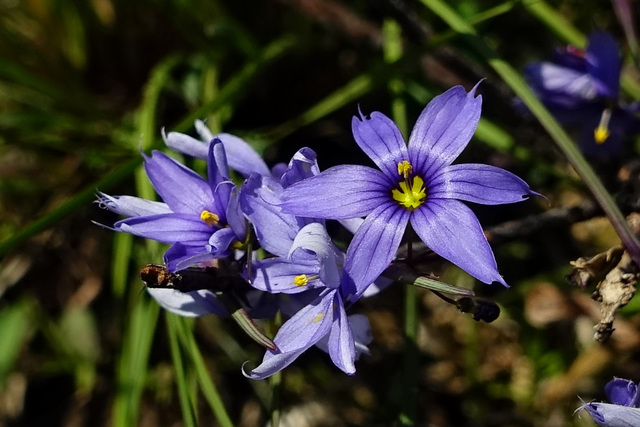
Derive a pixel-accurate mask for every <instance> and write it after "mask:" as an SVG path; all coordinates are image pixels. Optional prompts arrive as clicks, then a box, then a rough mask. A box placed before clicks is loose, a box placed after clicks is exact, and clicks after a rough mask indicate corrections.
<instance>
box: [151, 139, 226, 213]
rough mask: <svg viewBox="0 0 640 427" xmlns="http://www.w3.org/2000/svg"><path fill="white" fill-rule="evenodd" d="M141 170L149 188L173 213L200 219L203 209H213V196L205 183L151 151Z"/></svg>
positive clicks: (165, 156) (187, 169)
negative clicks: (192, 215) (195, 215)
mask: <svg viewBox="0 0 640 427" xmlns="http://www.w3.org/2000/svg"><path fill="white" fill-rule="evenodd" d="M144 168H145V170H146V171H147V175H148V176H149V180H150V181H151V183H152V184H153V188H155V189H156V192H157V193H158V194H159V195H160V197H162V200H163V201H164V202H165V203H166V204H167V205H169V207H170V208H171V210H173V211H174V212H176V213H191V214H193V213H195V214H197V215H200V213H201V212H202V211H203V210H204V209H209V210H212V209H213V207H214V204H213V203H214V202H213V193H212V191H211V187H210V186H209V184H208V183H207V181H205V180H204V179H203V178H202V177H201V176H200V175H198V174H197V173H195V172H194V171H192V170H191V169H189V168H187V167H185V166H183V165H181V164H180V163H178V162H177V161H175V160H174V159H172V158H171V157H169V156H167V155H166V154H164V153H162V152H160V151H153V153H152V157H151V158H148V157H147V158H146V161H145V163H144Z"/></svg>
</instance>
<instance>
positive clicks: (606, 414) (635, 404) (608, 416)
mask: <svg viewBox="0 0 640 427" xmlns="http://www.w3.org/2000/svg"><path fill="white" fill-rule="evenodd" d="M604 392H605V394H606V395H607V398H608V399H609V401H610V402H611V403H601V402H600V403H598V402H590V403H585V404H584V405H582V406H581V407H579V408H578V409H577V410H576V412H578V411H587V412H588V413H589V415H591V418H593V420H594V421H595V422H596V424H598V425H599V426H602V427H632V426H638V425H640V389H639V388H638V385H637V384H635V383H634V382H633V381H629V380H625V379H623V378H614V379H612V380H611V381H609V382H608V383H607V385H606V386H605V387H604Z"/></svg>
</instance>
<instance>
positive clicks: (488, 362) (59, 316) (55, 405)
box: [0, 0, 640, 427]
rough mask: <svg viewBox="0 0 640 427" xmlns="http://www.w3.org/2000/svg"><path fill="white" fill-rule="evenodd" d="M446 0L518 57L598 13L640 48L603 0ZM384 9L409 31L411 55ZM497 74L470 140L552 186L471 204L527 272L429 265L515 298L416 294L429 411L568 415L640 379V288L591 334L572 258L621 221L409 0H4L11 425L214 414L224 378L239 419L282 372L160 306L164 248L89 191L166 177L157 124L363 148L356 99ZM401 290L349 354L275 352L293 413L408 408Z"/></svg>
mask: <svg viewBox="0 0 640 427" xmlns="http://www.w3.org/2000/svg"><path fill="white" fill-rule="evenodd" d="M449 4H450V5H451V6H452V7H453V8H454V9H455V10H456V11H457V13H458V14H460V15H461V16H463V17H464V18H465V20H466V21H467V22H469V23H471V24H473V26H474V27H475V29H476V30H477V31H478V32H479V34H480V35H481V37H482V38H483V39H484V41H485V42H486V43H487V44H488V45H489V46H491V47H492V48H493V49H495V51H496V52H497V53H498V54H499V55H500V57H501V58H502V59H504V60H505V61H506V62H508V63H509V64H511V66H513V67H514V68H515V69H516V70H518V71H520V72H521V71H522V69H523V67H524V65H525V64H526V63H528V62H531V61H541V60H545V59H549V58H550V57H551V54H552V52H553V49H554V48H555V47H558V46H563V45H567V44H568V43H569V42H574V40H582V41H584V36H585V34H588V33H589V32H591V31H593V30H595V29H604V30H607V31H609V32H610V33H612V34H613V35H614V36H615V37H616V38H617V39H618V40H619V42H620V46H621V49H622V52H623V53H626V51H625V50H624V49H625V38H624V33H623V31H622V29H621V27H620V25H619V23H618V22H617V20H616V17H615V14H614V12H613V9H612V6H611V3H610V2H607V1H596V0H564V1H549V2H547V3H545V2H541V1H517V0H514V1H506V2H497V1H491V0H455V1H451V2H449ZM632 4H633V5H634V6H635V5H637V3H632ZM390 31H391V32H393V31H396V33H397V32H398V31H399V34H400V35H401V37H402V38H403V41H404V45H403V49H402V50H403V54H402V55H400V58H399V59H397V60H396V59H395V58H394V54H393V53H390V52H392V51H390V50H388V49H387V48H388V46H389V43H386V42H385V38H384V35H385V34H389V32H390ZM385 52H386V53H385ZM395 52H396V53H397V52H398V50H397V49H396V51H395ZM628 65H629V64H628ZM625 73H627V75H628V76H629V78H630V79H632V80H633V79H635V77H636V72H635V71H634V67H633V66H627V67H626V68H625ZM481 79H485V80H484V82H483V83H482V85H481V86H480V89H479V93H481V94H482V96H483V100H484V101H483V119H482V122H481V125H480V127H479V129H478V132H477V134H476V137H475V138H474V139H473V141H472V142H471V144H470V146H469V148H468V149H467V150H466V151H465V152H464V153H463V155H462V156H461V158H460V159H459V160H458V162H469V161H471V162H485V163H489V164H493V165H496V166H500V167H503V168H506V169H508V170H510V171H512V172H514V173H516V174H518V175H519V176H521V177H522V178H523V179H525V180H526V181H527V182H528V183H529V184H530V185H531V187H532V188H533V189H534V190H536V191H538V192H541V193H543V194H544V195H546V196H547V197H548V199H549V202H546V201H544V200H532V201H527V202H524V203H520V204H517V205H507V206H504V207H485V206H472V208H473V209H474V211H475V212H476V213H477V214H478V216H479V218H480V221H481V223H482V224H483V226H485V228H486V229H487V231H488V236H489V238H490V242H491V244H492V247H493V248H494V251H495V253H496V257H497V260H498V266H499V268H500V271H501V273H502V274H503V275H504V277H505V279H506V281H507V282H508V283H509V284H510V285H511V288H510V289H504V288H502V287H499V286H498V285H495V286H487V285H482V284H477V285H474V282H473V279H471V278H470V277H469V276H467V275H466V274H464V273H462V272H461V271H459V270H457V269H455V268H453V267H450V266H449V265H448V264H447V263H444V262H443V263H432V264H430V265H429V268H430V271H434V272H436V273H438V274H440V275H441V277H442V278H443V279H444V280H445V281H448V282H450V283H455V284H458V285H460V286H467V287H474V286H475V287H474V289H475V290H476V292H477V293H478V294H480V295H484V296H487V297H490V298H492V299H494V300H495V301H496V302H497V303H498V304H499V305H500V307H501V309H502V314H501V316H500V318H499V319H498V320H497V321H495V322H494V323H491V324H486V323H481V322H475V321H474V320H472V318H471V316H470V315H467V314H461V313H459V312H458V311H457V310H456V308H455V307H453V306H451V305H449V304H447V303H445V302H444V301H442V300H440V299H438V298H437V297H436V296H435V295H433V294H431V293H429V292H426V291H425V292H420V293H419V297H420V312H419V313H420V325H419V335H418V348H419V363H420V370H419V371H418V372H416V376H417V378H418V384H419V390H418V393H419V394H418V415H417V420H418V422H419V425H430V426H438V427H440V426H487V427H488V426H519V427H522V426H545V427H549V426H593V425H594V424H593V422H592V421H591V419H590V418H589V417H588V415H586V414H583V416H582V418H580V417H579V416H578V415H574V414H573V411H574V410H575V408H577V407H578V406H580V405H581V402H580V400H579V399H578V396H580V397H581V398H582V399H584V400H585V401H589V400H590V399H598V400H602V399H604V396H603V386H604V384H605V383H606V382H607V381H608V380H610V379H611V378H612V377H613V376H618V377H625V378H630V379H633V380H635V381H637V380H640V362H639V360H640V359H638V352H639V349H640V331H639V329H638V327H639V326H640V315H639V314H638V313H640V302H639V301H638V300H637V299H636V300H634V301H632V302H631V304H630V305H629V306H627V307H626V308H625V309H624V310H623V312H622V314H621V315H620V316H619V317H618V319H617V321H616V325H615V327H616V331H615V333H614V335H613V338H612V339H611V340H610V341H609V342H608V343H607V344H606V345H600V344H597V343H595V342H594V341H593V340H592V334H593V331H592V327H593V325H594V324H595V323H597V322H598V320H599V308H598V304H597V303H596V302H595V301H593V300H591V298H590V295H591V292H592V291H593V289H574V288H571V286H570V285H569V284H568V282H567V281H566V279H565V276H566V274H567V273H568V272H569V269H570V266H569V261H571V260H574V259H576V258H578V257H580V256H590V255H595V254H596V253H598V252H601V251H605V250H607V249H608V248H609V247H611V246H613V245H616V244H618V239H617V237H616V235H615V233H614V231H613V230H612V228H611V227H610V226H609V225H608V221H607V220H606V219H605V218H604V217H601V213H600V212H599V210H598V209H597V208H596V205H595V204H594V202H593V201H592V199H591V198H590V196H589V193H588V191H587V190H586V189H585V188H584V187H583V186H582V184H581V183H580V181H579V180H578V178H577V177H576V175H575V174H574V173H573V172H572V170H571V168H570V167H569V166H568V165H567V163H566V161H565V160H564V158H563V156H562V155H561V154H560V152H559V151H558V150H557V149H556V148H555V146H554V145H553V142H552V141H551V140H550V139H549V138H548V136H547V135H546V133H545V132H544V130H543V129H542V127H541V126H540V125H539V124H538V123H537V122H536V121H535V120H534V119H533V118H532V117H530V116H528V115H527V114H526V113H525V112H524V111H522V110H521V109H519V108H516V102H515V100H514V94H513V92H512V91H511V90H510V89H509V87H508V86H506V85H505V84H504V83H503V82H502V81H501V80H500V78H499V77H497V75H496V74H495V73H494V71H493V70H492V69H491V67H490V66H489V65H488V64H487V62H486V61H485V60H484V59H482V57H481V55H479V54H478V52H477V51H475V50H474V46H473V45H472V44H469V43H468V40H467V39H466V38H465V37H462V36H460V35H459V34H457V33H456V32H454V31H453V30H451V29H450V28H449V27H448V26H447V25H446V24H445V23H444V22H443V21H442V20H441V19H440V18H438V16H436V14H434V13H433V12H432V10H431V9H430V8H429V7H426V6H425V4H423V2H420V1H417V0H368V1H364V0H363V1H345V0H342V1H341V0H325V1H314V0H279V1H278V0H272V1H267V0H264V1H257V0H244V1H226V0H210V1H205V0H141V1H126V0H91V1H74V0H0V206H1V208H0V242H1V243H0V256H1V257H2V258H1V259H0V295H1V297H0V425H5V426H58V425H59V426H111V425H114V426H128V425H140V426H180V425H194V423H195V425H217V424H216V423H218V422H219V421H216V418H215V417H214V415H213V413H214V411H215V409H214V408H215V405H216V404H217V403H216V402H215V400H216V397H215V396H216V395H215V393H213V392H212V388H211V387H213V386H214V385H215V387H216V388H217V390H218V391H219V393H220V396H221V398H222V404H223V405H224V406H225V407H226V409H227V411H228V413H229V416H230V418H231V420H232V422H233V424H235V425H238V426H258V425H265V423H266V422H267V421H268V419H269V410H268V408H269V405H270V399H271V395H272V392H271V389H270V387H269V384H268V383H267V382H266V381H261V382H255V381H250V380H247V379H245V378H244V377H243V376H242V373H241V371H240V367H241V365H242V363H243V362H245V361H250V362H251V363H257V362H259V361H260V360H261V358H262V354H263V349H261V348H260V347H259V346H258V345H257V344H255V343H253V342H252V341H251V340H250V339H249V338H247V337H246V336H245V335H244V334H243V333H242V331H240V330H239V328H238V327H237V326H236V325H235V324H234V323H233V322H232V321H230V320H225V319H219V318H216V317H213V316H205V317H203V318H200V319H197V320H195V321H194V320H189V319H179V318H177V317H175V316H173V315H168V314H166V313H164V312H163V311H161V310H160V309H159V308H158V307H157V305H156V304H155V302H154V301H153V300H151V298H150V297H149V296H148V294H147V293H146V292H145V291H144V287H143V284H142V282H141V281H140V280H139V279H138V276H137V274H138V271H139V269H140V267H142V266H143V265H145V264H148V263H159V262H161V260H162V258H161V254H162V252H163V250H164V248H162V247H160V246H158V245H154V244H151V243H150V242H145V241H142V240H141V239H133V238H132V237H131V236H128V235H123V234H116V233H113V232H111V231H109V230H106V229H104V228H101V227H99V226H97V225H95V224H94V223H92V222H97V223H101V224H106V225H111V224H112V223H113V222H114V221H116V220H117V217H116V216H115V215H112V214H110V213H109V212H107V211H104V210H102V209H100V208H99V207H98V206H97V204H95V203H93V201H94V199H95V193H96V191H98V190H99V191H104V192H107V193H109V194H138V195H140V196H142V197H147V198H152V197H153V192H152V190H150V187H149V185H148V183H146V180H145V176H144V172H143V171H141V168H140V167H139V166H140V164H141V156H140V154H139V153H140V150H144V151H146V152H149V150H151V149H153V148H157V149H162V148H163V147H164V144H163V142H162V139H161V129H163V128H164V129H165V130H167V131H172V130H177V131H181V132H186V133H189V134H192V135H195V132H194V129H193V121H194V119H205V120H207V124H208V125H209V127H210V128H211V129H212V130H213V131H214V132H219V131H225V132H228V133H233V134H236V135H238V136H241V137H243V138H245V139H246V140H247V141H249V142H250V143H251V144H252V145H253V146H254V147H255V148H256V149H257V150H258V151H260V152H261V153H263V154H264V156H265V159H266V160H267V163H268V164H270V165H273V164H275V163H276V162H280V161H285V162H286V161H288V160H289V158H290V157H291V155H293V153H295V151H297V150H298V149H299V148H301V147H303V146H308V147H311V148H312V149H314V150H315V151H316V152H317V153H318V159H319V163H320V166H321V168H322V169H326V168H328V167H330V166H332V165H335V164H339V163H345V162H346V163H358V164H367V162H368V161H369V160H368V159H367V158H366V157H365V156H364V155H363V154H362V153H361V152H360V150H359V149H358V147H357V146H356V144H355V143H354V141H353V138H352V136H351V130H350V127H351V117H352V116H353V115H354V114H356V113H357V111H358V110H357V109H358V106H360V108H362V110H363V111H364V112H371V111H374V110H378V111H382V112H384V113H385V114H387V115H391V113H392V108H393V104H394V102H397V101H398V100H400V101H402V102H404V103H405V105H406V108H407V118H408V126H409V129H410V128H411V125H412V123H413V122H414V120H415V119H416V118H417V117H418V115H419V113H420V111H421V110H422V108H424V106H425V105H426V103H427V102H428V101H429V100H430V99H431V98H432V97H433V96H435V95H437V94H439V93H441V92H443V91H444V90H446V89H448V88H449V87H451V86H453V85H457V84H461V85H463V86H465V88H466V89H470V88H471V87H472V86H473V85H475V84H476V83H477V82H478V81H479V80H481ZM636 81H637V80H636ZM636 156H637V151H636V145H634V144H629V145H628V146H626V147H625V150H624V152H623V153H620V155H619V156H616V157H613V158H608V159H595V160H594V161H593V165H594V167H596V169H597V171H598V173H599V175H600V176H601V178H602V180H603V181H604V182H605V184H606V185H607V186H608V188H609V189H610V190H611V192H612V193H615V194H616V195H617V197H618V200H619V201H620V203H621V205H622V208H623V211H624V212H625V213H628V212H630V211H631V210H633V209H636V208H637V200H638V197H637V195H638V194H640V193H637V191H638V174H637V173H638V170H639V169H640V168H639V167H638V164H637V160H634V158H635V157H636ZM186 162H187V164H188V165H190V166H191V167H194V168H196V169H199V170H203V165H202V164H201V163H200V162H196V161H193V160H190V159H186ZM403 295H404V289H402V287H401V286H392V287H391V288H389V289H387V290H386V291H384V292H383V293H382V294H380V295H378V296H376V297H373V298H370V299H367V300H362V301H361V302H360V303H359V304H358V306H357V307H355V308H356V311H359V312H363V313H365V314H366V315H367V316H368V318H369V320H370V322H371V324H372V328H373V333H374V342H373V343H372V345H371V355H370V356H368V357H363V358H362V359H361V360H360V361H359V362H358V364H357V369H358V371H357V373H356V375H355V376H353V377H348V376H346V375H344V374H343V373H342V372H340V371H339V370H338V369H337V368H335V367H334V366H333V365H332V363H331V362H330V360H329V358H328V357H327V355H326V354H323V353H322V352H321V351H319V350H311V351H309V352H307V353H306V354H305V355H303V356H302V357H300V358H299V359H298V360H297V361H296V362H295V363H294V364H293V365H291V366H290V367H289V368H287V369H286V370H285V371H284V374H283V376H282V384H281V386H280V392H279V393H280V403H279V406H280V407H281V408H282V413H283V414H282V417H283V421H282V425H291V426H305V425H309V426H385V425H393V424H394V423H396V422H397V421H396V420H397V419H398V412H399V411H400V408H401V406H402V396H403V393H402V389H403V379H402V378H403V377H402V360H403V352H404V349H405V344H404V343H405V341H404V339H403V326H402V318H403V314H402V310H403V298H404V296H403ZM266 327H269V325H266ZM272 332H273V331H272ZM179 396H182V398H183V400H181V399H180V398H179ZM185 396H186V398H187V401H188V402H189V404H188V405H187V407H186V409H185V406H184V403H183V404H182V406H181V402H184V398H185ZM185 412H187V413H188V415H185ZM285 423H289V424H285Z"/></svg>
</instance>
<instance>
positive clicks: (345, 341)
mask: <svg viewBox="0 0 640 427" xmlns="http://www.w3.org/2000/svg"><path fill="white" fill-rule="evenodd" d="M329 355H330V356H331V360H332V361H333V364H334V365H336V366H337V367H338V368H340V369H341V370H342V371H343V372H344V373H346V374H348V375H353V374H355V372H356V366H355V360H356V349H355V345H354V342H353V333H352V332H351V326H350V325H349V320H348V319H347V313H346V311H345V310H344V304H343V303H342V299H341V298H340V295H336V298H335V310H334V320H333V324H332V325H331V332H330V333H329Z"/></svg>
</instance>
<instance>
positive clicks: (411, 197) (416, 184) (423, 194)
mask: <svg viewBox="0 0 640 427" xmlns="http://www.w3.org/2000/svg"><path fill="white" fill-rule="evenodd" d="M398 185H399V187H400V189H399V190H398V189H394V190H391V196H392V197H393V200H395V201H397V202H398V203H400V204H401V205H402V206H404V207H405V208H407V209H410V210H413V209H415V208H417V207H418V206H420V205H421V204H423V203H424V201H425V199H426V198H427V190H426V189H425V188H424V180H423V179H422V178H420V177H419V176H414V177H413V184H412V185H411V187H409V185H408V184H407V183H406V182H400V183H399V184H398Z"/></svg>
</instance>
